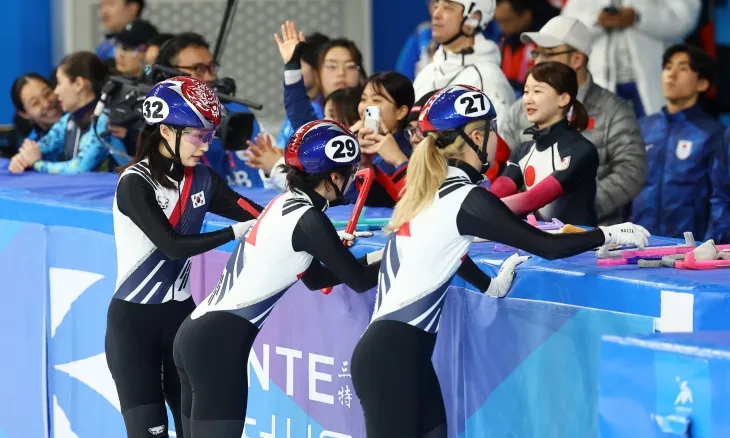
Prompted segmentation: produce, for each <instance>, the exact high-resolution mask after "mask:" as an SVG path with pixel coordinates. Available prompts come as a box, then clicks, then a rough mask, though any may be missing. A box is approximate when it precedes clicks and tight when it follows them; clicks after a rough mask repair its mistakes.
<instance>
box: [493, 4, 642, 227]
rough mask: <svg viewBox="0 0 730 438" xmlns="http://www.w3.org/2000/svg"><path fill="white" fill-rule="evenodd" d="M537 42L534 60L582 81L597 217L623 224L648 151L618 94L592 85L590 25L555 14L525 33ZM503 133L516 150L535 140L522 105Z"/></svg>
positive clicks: (516, 105) (505, 122)
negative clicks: (593, 152)
mask: <svg viewBox="0 0 730 438" xmlns="http://www.w3.org/2000/svg"><path fill="white" fill-rule="evenodd" d="M522 38H523V39H524V40H525V41H527V42H528V43H530V44H535V45H536V46H535V58H536V59H535V62H536V63H538V64H539V63H541V62H545V61H556V62H561V63H563V64H565V65H567V66H569V67H571V68H572V69H573V70H575V73H576V75H577V77H578V86H579V87H580V88H579V89H578V101H579V102H580V103H582V104H583V106H584V107H585V108H586V111H588V116H589V117H590V118H589V123H588V128H587V129H586V130H585V131H583V132H582V134H583V135H584V136H585V137H586V138H587V139H588V140H590V141H591V143H593V144H594V145H595V146H596V149H598V157H599V160H600V164H599V167H598V187H597V190H596V205H595V209H596V214H597V215H598V223H599V224H601V225H613V224H618V223H622V222H625V220H626V219H627V218H626V213H625V211H624V210H625V209H626V207H627V206H628V205H630V204H631V201H632V199H633V198H634V196H636V195H637V194H638V193H639V191H641V188H642V187H643V186H644V182H645V181H646V152H645V150H644V142H643V140H642V138H641V131H640V130H639V124H638V122H637V121H636V117H635V116H634V114H633V112H632V111H631V108H630V107H629V106H628V105H627V104H626V103H625V102H624V101H623V100H622V99H621V98H619V97H618V96H616V95H615V94H613V93H611V92H609V91H608V90H606V89H604V88H601V87H600V86H598V85H596V84H595V83H594V82H593V79H592V76H591V74H590V73H589V72H588V68H587V63H588V57H589V55H590V54H591V43H590V36H589V32H588V29H587V28H586V26H585V25H584V24H583V23H581V22H580V21H578V20H577V19H575V18H572V17H566V16H562V15H561V16H557V17H555V18H553V19H552V20H550V21H548V22H547V23H546V24H545V26H543V28H542V29H540V31H539V32H528V33H524V34H522ZM503 118H504V120H503V121H502V122H503V123H502V124H501V127H502V129H501V131H500V135H501V136H502V137H503V138H504V139H505V141H506V142H507V144H509V146H510V148H512V149H514V148H516V147H517V146H519V145H520V144H521V143H522V142H525V141H529V140H530V139H531V136H530V135H529V134H527V133H525V130H526V129H527V128H529V127H530V126H531V125H532V124H531V123H530V121H529V120H528V119H527V115H526V114H525V110H524V108H523V107H522V104H521V102H515V103H514V104H513V105H512V106H511V107H510V110H509V111H508V112H507V113H506V114H504V116H503Z"/></svg>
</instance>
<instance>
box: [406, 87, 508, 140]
mask: <svg viewBox="0 0 730 438" xmlns="http://www.w3.org/2000/svg"><path fill="white" fill-rule="evenodd" d="M496 117H497V112H496V111H495V110H494V106H493V105H492V101H490V100H489V98H488V97H487V95H486V94H484V92H483V91H481V90H480V89H478V88H475V87H472V86H470V85H451V86H449V87H446V88H444V89H443V90H441V91H439V92H438V93H436V94H434V95H433V96H431V98H430V99H429V100H428V102H426V104H425V105H423V108H422V109H421V113H420V114H419V116H418V127H419V128H420V129H421V132H423V133H424V134H427V133H429V132H443V131H455V130H457V129H459V128H463V127H464V126H466V125H467V124H469V123H471V122H474V121H476V120H489V121H491V120H493V119H495V118H496Z"/></svg>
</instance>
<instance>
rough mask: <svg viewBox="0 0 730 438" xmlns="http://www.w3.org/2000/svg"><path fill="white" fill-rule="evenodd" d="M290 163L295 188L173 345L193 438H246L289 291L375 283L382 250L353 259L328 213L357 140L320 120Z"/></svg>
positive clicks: (256, 230) (293, 141)
mask: <svg viewBox="0 0 730 438" xmlns="http://www.w3.org/2000/svg"><path fill="white" fill-rule="evenodd" d="M285 157H286V167H285V172H286V174H287V187H288V189H287V190H286V191H285V192H284V193H282V194H281V195H279V196H277V197H276V198H274V199H273V200H272V201H271V202H270V203H269V205H268V206H266V209H265V210H264V212H263V213H261V217H259V218H258V220H257V221H256V223H255V224H254V225H253V227H252V228H251V230H250V231H249V232H248V234H247V236H246V238H245V239H241V240H240V242H239V243H238V246H237V248H236V249H235V250H234V251H233V253H232V254H231V257H230V258H229V259H228V264H227V265H226V267H225V268H224V270H223V273H222V274H221V278H220V281H219V283H218V286H216V288H215V290H214V291H213V292H212V293H211V294H210V295H209V296H208V298H206V299H205V300H203V302H201V303H200V305H198V307H197V308H196V309H195V311H193V313H192V314H191V315H190V317H189V318H188V319H186V320H185V322H184V323H183V325H182V326H181V327H180V330H179V332H178V334H177V337H176V339H175V364H176V365H177V367H178V374H179V375H180V382H181V384H182V388H183V391H182V396H183V399H182V400H183V403H182V406H183V416H184V418H185V423H184V424H183V427H185V436H186V438H208V437H216V438H240V436H241V434H242V433H243V429H244V426H245V423H246V421H245V420H246V409H247V395H248V378H247V377H248V375H247V372H246V370H247V363H248V356H249V353H250V351H251V347H252V345H253V343H254V341H255V339H256V336H257V335H258V333H259V330H260V329H261V327H262V326H263V325H264V323H265V321H266V318H267V317H268V316H269V315H270V314H271V312H272V311H273V309H274V307H275V306H276V303H277V302H278V301H279V299H281V297H282V296H284V294H285V293H286V292H287V290H288V289H289V287H291V286H292V285H293V284H294V283H296V282H297V281H298V280H299V279H301V280H302V282H303V283H304V285H305V286H306V287H307V288H309V289H311V290H317V289H320V288H324V287H329V286H333V285H336V284H340V283H343V282H344V283H345V284H347V285H348V286H349V287H350V288H352V289H353V290H355V291H356V292H359V293H362V292H365V291H367V290H369V289H371V288H373V287H374V286H375V283H376V282H377V279H378V268H379V266H380V255H381V254H382V251H376V252H374V253H371V254H368V255H367V256H365V257H363V258H361V259H360V260H357V259H355V257H354V256H353V255H352V254H351V253H350V252H349V251H348V250H347V248H346V247H345V246H344V245H342V242H341V241H340V236H338V234H337V232H336V230H335V228H334V226H333V225H332V222H331V221H330V220H329V219H328V218H327V216H326V215H325V214H324V211H325V210H326V209H327V207H328V205H329V203H330V202H333V201H337V200H340V199H341V198H342V195H343V193H344V192H345V191H346V190H347V187H348V186H349V185H350V184H351V183H352V181H353V177H354V176H355V169H356V166H357V162H358V161H359V159H360V150H359V146H358V144H357V139H356V138H355V136H354V135H353V134H352V133H351V132H350V131H349V130H348V129H347V128H346V127H345V126H343V125H341V124H338V123H336V122H331V121H314V122H311V123H308V124H306V125H304V126H302V127H301V128H300V129H299V130H298V131H296V132H295V133H294V135H292V136H291V138H290V139H289V143H288V144H287V147H286V152H285ZM188 420H189V421H188Z"/></svg>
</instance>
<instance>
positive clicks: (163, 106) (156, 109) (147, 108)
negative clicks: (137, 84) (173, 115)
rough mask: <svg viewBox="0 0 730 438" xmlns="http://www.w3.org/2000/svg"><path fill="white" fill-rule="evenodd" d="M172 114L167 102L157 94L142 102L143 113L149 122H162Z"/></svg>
mask: <svg viewBox="0 0 730 438" xmlns="http://www.w3.org/2000/svg"><path fill="white" fill-rule="evenodd" d="M169 114H170V107H168V106H167V102H165V101H164V100H162V99H160V98H159V97H156V96H150V97H148V98H147V99H145V101H144V103H143V104H142V115H143V116H144V118H145V120H146V121H147V122H150V123H152V122H160V121H162V120H165V119H166V118H167V116H168V115H169Z"/></svg>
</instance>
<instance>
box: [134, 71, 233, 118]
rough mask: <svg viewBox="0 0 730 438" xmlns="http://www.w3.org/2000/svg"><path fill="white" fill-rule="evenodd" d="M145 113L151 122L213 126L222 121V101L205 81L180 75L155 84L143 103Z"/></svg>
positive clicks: (143, 112)
mask: <svg viewBox="0 0 730 438" xmlns="http://www.w3.org/2000/svg"><path fill="white" fill-rule="evenodd" d="M142 115H143V116H144V119H145V121H146V122H147V123H148V124H150V125H156V124H165V125H170V126H174V127H178V128H196V129H205V130H211V129H216V128H217V127H218V125H219V124H220V122H221V103H220V101H219V100H218V96H216V94H215V91H213V89H212V88H211V87H210V86H209V85H208V84H206V83H205V82H203V81H200V80H198V79H194V78H191V77H189V76H177V77H174V78H170V79H167V80H164V81H162V82H160V83H158V84H156V85H155V86H154V87H152V89H151V90H150V91H149V92H148V93H147V98H146V99H145V100H144V103H143V104H142Z"/></svg>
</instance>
